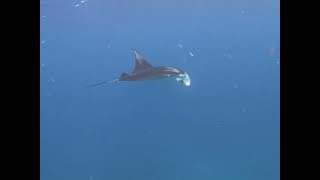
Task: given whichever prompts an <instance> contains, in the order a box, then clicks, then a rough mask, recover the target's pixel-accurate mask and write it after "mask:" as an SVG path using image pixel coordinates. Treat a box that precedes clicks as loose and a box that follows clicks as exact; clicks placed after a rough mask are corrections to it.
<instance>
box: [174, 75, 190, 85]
mask: <svg viewBox="0 0 320 180" xmlns="http://www.w3.org/2000/svg"><path fill="white" fill-rule="evenodd" d="M176 80H177V81H178V82H181V83H182V84H184V85H185V86H190V84H191V79H190V76H189V75H188V74H187V73H185V72H183V73H181V74H178V75H177V78H176Z"/></svg>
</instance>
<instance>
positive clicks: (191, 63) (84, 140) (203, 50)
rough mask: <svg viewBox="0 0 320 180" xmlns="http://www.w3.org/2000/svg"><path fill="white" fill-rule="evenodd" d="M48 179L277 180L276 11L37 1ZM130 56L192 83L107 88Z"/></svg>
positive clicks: (221, 5)
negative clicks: (138, 55) (176, 72)
mask: <svg viewBox="0 0 320 180" xmlns="http://www.w3.org/2000/svg"><path fill="white" fill-rule="evenodd" d="M40 8H41V9H40V10H41V16H40V23H41V34H40V38H41V42H40V52H41V62H40V63H41V64H40V73H41V79H40V84H41V87H40V88H41V89H40V92H41V94H40V97H41V102H40V103H41V109H40V113H41V114H40V116H41V121H40V125H41V129H40V133H41V134H40V148H41V149H40V152H41V154H40V163H41V164H40V165H41V166H40V176H41V180H70V179H75V180H82V179H83V180H213V179H219V180H235V179H237V180H238V179H239V180H257V179H259V180H275V179H280V177H279V176H280V157H279V156H280V155H279V152H280V122H279V121H280V106H279V104H280V98H279V90H280V80H279V79H280V78H279V76H280V73H279V72H280V33H279V31H280V18H279V17H280V3H279V0H260V1H253V0H188V1H183V0H161V1H160V0H84V1H81V0H41V1H40ZM132 48H137V49H139V50H140V52H141V53H142V54H143V55H144V56H145V58H146V59H148V60H149V62H150V63H151V64H153V65H155V66H172V67H177V68H181V69H183V70H184V71H186V72H187V73H188V74H189V75H190V77H191V86H189V87H185V86H183V85H182V84H180V83H177V82H176V80H175V79H163V80H156V81H145V82H120V83H108V84H106V85H103V86H98V87H94V88H84V86H86V85H88V84H92V83H96V82H100V81H105V80H113V79H115V78H117V77H118V76H119V75H120V74H121V73H122V72H123V71H125V72H130V71H131V70H132V69H133V67H134V55H133V53H132V51H130V50H131V49H132Z"/></svg>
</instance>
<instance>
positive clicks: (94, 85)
mask: <svg viewBox="0 0 320 180" xmlns="http://www.w3.org/2000/svg"><path fill="white" fill-rule="evenodd" d="M118 81H119V79H114V80H112V81H102V82H99V83H95V84H90V85H88V86H86V88H91V87H96V86H100V85H103V84H106V83H112V82H118Z"/></svg>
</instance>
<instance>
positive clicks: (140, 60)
mask: <svg viewBox="0 0 320 180" xmlns="http://www.w3.org/2000/svg"><path fill="white" fill-rule="evenodd" d="M133 52H134V54H135V59H136V64H135V67H134V70H133V73H136V72H140V71H144V70H146V69H149V68H152V67H153V66H152V65H151V64H150V63H149V62H148V61H147V60H146V59H145V58H144V57H143V56H142V55H141V54H140V53H139V52H138V51H137V50H134V51H133Z"/></svg>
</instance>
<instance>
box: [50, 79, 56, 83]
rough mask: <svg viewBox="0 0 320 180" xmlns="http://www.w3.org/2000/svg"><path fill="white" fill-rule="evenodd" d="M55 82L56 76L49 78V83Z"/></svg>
mask: <svg viewBox="0 0 320 180" xmlns="http://www.w3.org/2000/svg"><path fill="white" fill-rule="evenodd" d="M55 82H56V80H55V79H54V78H51V79H49V80H48V83H55Z"/></svg>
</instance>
